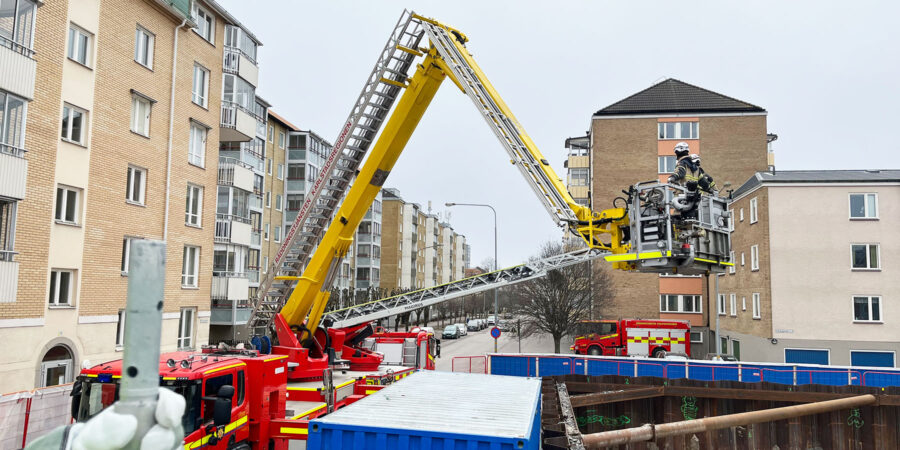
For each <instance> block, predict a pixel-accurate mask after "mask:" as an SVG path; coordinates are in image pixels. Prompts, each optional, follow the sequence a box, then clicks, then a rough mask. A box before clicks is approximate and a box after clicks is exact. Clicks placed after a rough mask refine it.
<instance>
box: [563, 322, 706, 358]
mask: <svg viewBox="0 0 900 450" xmlns="http://www.w3.org/2000/svg"><path fill="white" fill-rule="evenodd" d="M690 335H691V324H690V323H688V322H684V321H680V320H642V319H622V320H582V321H580V322H578V330H577V331H576V336H575V344H574V345H572V347H570V348H571V349H572V351H574V352H575V353H577V354H579V355H606V356H652V357H654V358H657V357H660V356H662V355H663V352H674V353H684V354H685V355H688V356H690V354H691V339H690Z"/></svg>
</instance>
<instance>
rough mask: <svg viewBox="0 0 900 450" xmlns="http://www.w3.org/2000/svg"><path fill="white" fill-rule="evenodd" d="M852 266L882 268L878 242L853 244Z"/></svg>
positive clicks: (855, 267) (861, 268) (862, 268)
mask: <svg viewBox="0 0 900 450" xmlns="http://www.w3.org/2000/svg"><path fill="white" fill-rule="evenodd" d="M850 253H851V268H853V269H859V270H866V269H869V270H877V269H879V268H881V264H880V260H879V258H878V253H879V252H878V244H853V245H851V246H850Z"/></svg>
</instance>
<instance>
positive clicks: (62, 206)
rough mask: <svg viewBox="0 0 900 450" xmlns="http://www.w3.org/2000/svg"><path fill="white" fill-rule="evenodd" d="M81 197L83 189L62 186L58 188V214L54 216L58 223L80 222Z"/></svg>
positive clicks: (73, 223)
mask: <svg viewBox="0 0 900 450" xmlns="http://www.w3.org/2000/svg"><path fill="white" fill-rule="evenodd" d="M80 197H81V189H75V188H70V187H67V186H60V187H58V188H56V215H55V216H54V218H55V219H56V222H57V223H66V224H72V225H75V224H77V223H78V222H79V220H78V219H79V218H80V217H81V214H79V206H80V205H79V204H80V203H81V202H80V201H79V198H80Z"/></svg>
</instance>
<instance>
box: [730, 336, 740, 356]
mask: <svg viewBox="0 0 900 450" xmlns="http://www.w3.org/2000/svg"><path fill="white" fill-rule="evenodd" d="M731 356H734V359H736V360H738V361H740V360H741V341H739V340H737V339H732V340H731Z"/></svg>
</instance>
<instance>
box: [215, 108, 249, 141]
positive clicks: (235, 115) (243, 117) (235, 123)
mask: <svg viewBox="0 0 900 450" xmlns="http://www.w3.org/2000/svg"><path fill="white" fill-rule="evenodd" d="M256 122H257V120H256V116H254V115H253V114H252V113H251V112H249V111H247V110H246V109H244V108H243V107H242V106H240V105H238V104H237V103H232V102H227V101H223V102H222V123H221V127H220V130H219V140H221V141H223V142H247V141H249V140H251V139H253V138H254V137H255V136H256Z"/></svg>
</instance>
